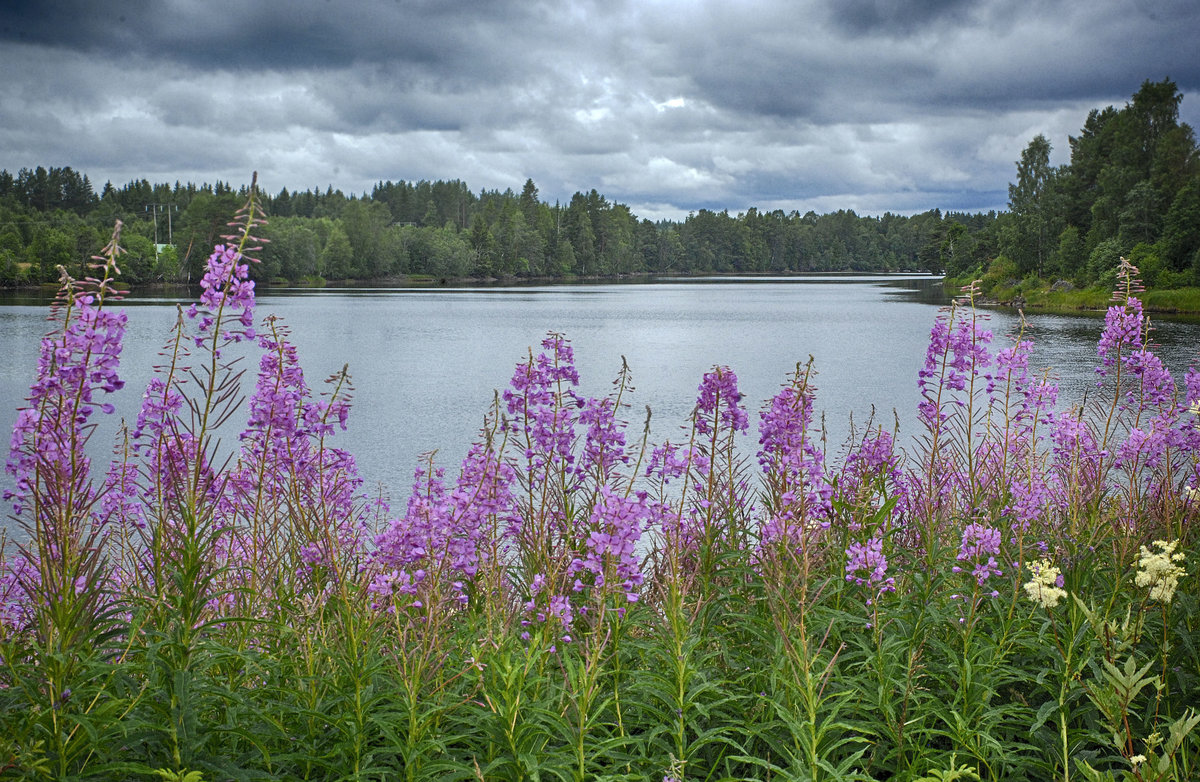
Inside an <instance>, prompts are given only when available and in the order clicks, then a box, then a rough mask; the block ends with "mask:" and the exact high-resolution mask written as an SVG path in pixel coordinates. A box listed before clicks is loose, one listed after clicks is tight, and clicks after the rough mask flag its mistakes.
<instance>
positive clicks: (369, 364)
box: [0, 277, 1200, 495]
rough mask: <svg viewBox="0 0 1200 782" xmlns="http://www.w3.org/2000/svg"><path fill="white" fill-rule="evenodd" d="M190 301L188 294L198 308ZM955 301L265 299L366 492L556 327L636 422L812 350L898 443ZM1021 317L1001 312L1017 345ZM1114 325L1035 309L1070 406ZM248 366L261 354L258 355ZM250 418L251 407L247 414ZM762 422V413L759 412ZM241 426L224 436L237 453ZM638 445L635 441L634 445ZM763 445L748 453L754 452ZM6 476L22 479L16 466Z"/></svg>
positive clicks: (130, 391)
mask: <svg viewBox="0 0 1200 782" xmlns="http://www.w3.org/2000/svg"><path fill="white" fill-rule="evenodd" d="M176 303H177V300H176V299H171V298H152V297H147V296H138V297H132V298H130V299H129V300H127V301H126V302H124V303H122V305H121V306H124V307H126V308H127V310H128V312H129V333H128V336H127V339H126V346H125V350H124V353H123V355H122V361H121V364H122V375H123V376H124V377H125V378H126V380H127V386H126V388H125V389H124V390H123V391H122V392H121V393H120V394H118V399H116V400H115V402H116V404H117V407H118V413H117V415H115V416H108V417H104V418H106V419H109V420H106V421H105V422H104V426H102V427H101V428H100V429H99V430H98V432H97V434H96V436H95V440H96V442H97V443H102V444H104V446H103V447H100V446H97V454H98V455H97V458H98V459H102V458H104V453H105V450H104V449H105V448H106V447H107V446H108V444H110V443H111V442H112V441H113V438H114V437H115V433H116V430H117V420H118V419H119V418H120V417H121V416H124V417H126V418H127V419H129V420H131V421H132V419H133V418H134V417H136V415H137V408H138V405H139V403H140V397H141V392H142V390H143V389H144V388H145V386H146V382H147V381H148V380H149V378H150V372H151V366H152V365H153V364H154V363H155V357H156V352H157V350H158V349H159V348H160V346H161V344H162V343H163V341H164V340H165V339H166V335H167V332H168V329H169V327H170V325H171V323H172V322H173V319H174V317H175V305H176ZM185 303H186V302H185ZM944 303H945V301H944V299H943V297H942V294H941V286H940V283H939V282H938V281H937V280H935V279H933V278H930V277H903V278H900V277H806V278H794V277H793V278H778V279H775V278H771V279H763V278H755V279H730V278H722V279H720V280H687V281H669V282H657V283H651V284H603V285H548V286H537V287H488V288H482V287H480V288H452V289H436V290H431V289H339V290H330V289H325V290H319V291H314V290H279V289H272V290H270V291H263V292H260V296H259V304H258V316H259V317H260V318H261V317H264V316H266V315H268V314H275V315H278V316H280V317H281V318H283V320H284V322H285V323H286V324H288V325H289V326H290V327H291V329H292V336H293V340H294V342H295V343H296V345H297V346H298V349H299V352H300V358H301V362H302V364H303V367H304V370H305V374H306V377H307V378H308V381H309V383H310V385H313V386H314V387H318V386H320V381H321V380H322V379H324V378H325V377H326V376H328V375H329V374H331V373H333V372H335V371H337V370H338V369H340V368H341V366H342V365H343V364H345V363H349V366H350V372H351V374H352V376H353V381H354V385H355V388H356V393H355V398H354V410H353V412H352V414H351V419H350V430H349V431H348V432H345V433H341V434H339V435H338V436H337V437H336V438H335V440H334V442H335V443H339V442H340V446H341V447H344V448H347V449H349V450H350V451H351V452H352V453H354V454H355V455H356V456H357V458H358V460H359V464H360V466H361V468H362V472H363V474H364V477H365V478H366V480H367V483H368V485H370V486H378V485H382V486H383V487H385V488H386V489H388V490H390V491H391V492H392V493H393V494H394V495H397V494H399V495H403V494H405V493H406V491H407V488H408V485H409V484H410V483H411V475H412V470H413V467H414V466H415V464H416V463H417V460H418V458H419V456H420V455H421V454H422V453H424V452H427V451H431V450H435V449H437V450H438V451H439V454H438V460H439V462H440V463H442V464H443V465H446V466H448V467H453V466H454V465H456V463H457V462H458V461H459V460H461V458H462V456H463V455H464V453H465V452H466V449H467V447H468V445H469V444H470V442H471V440H472V438H473V437H474V436H475V434H476V432H477V431H478V429H479V427H480V425H481V423H482V420H483V414H484V412H485V410H486V409H487V407H488V405H489V404H490V402H491V400H492V398H493V393H494V391H495V390H497V389H500V390H502V389H503V388H504V386H505V385H506V384H507V383H508V380H509V378H510V377H511V376H512V372H513V367H514V365H515V364H516V363H517V362H518V361H520V360H521V359H522V358H523V357H524V356H526V355H527V352H528V350H529V348H530V347H531V346H532V347H533V348H534V350H535V352H536V351H537V349H538V343H539V342H540V341H541V339H542V338H543V337H544V336H545V335H546V333H547V332H548V331H557V332H561V333H563V334H565V335H566V336H567V337H568V338H569V339H570V340H571V342H572V344H573V345H574V348H575V354H576V364H577V367H578V369H579V372H580V376H581V381H582V382H581V393H583V394H586V395H600V394H605V393H607V392H608V391H609V389H610V388H611V382H612V380H613V378H614V377H615V376H616V373H617V371H618V370H619V368H620V366H621V360H622V356H624V357H625V359H626V360H627V361H628V363H629V366H630V367H631V369H632V372H633V379H634V385H635V388H636V391H635V392H634V393H633V394H632V395H631V396H630V397H629V400H630V401H631V402H632V403H633V407H632V408H631V409H630V410H629V418H630V419H631V429H632V430H633V431H634V432H639V433H640V431H641V427H642V422H643V420H644V417H645V412H644V409H645V406H646V405H649V406H650V408H651V409H652V410H653V418H652V423H651V426H652V437H653V439H654V440H656V441H660V440H662V439H666V438H668V437H676V436H677V435H678V432H679V427H680V426H681V425H682V424H683V423H684V422H685V421H686V420H687V418H688V415H689V413H690V411H691V408H692V405H693V404H694V402H695V396H696V387H697V385H698V383H699V381H700V377H701V376H702V374H703V373H704V372H706V371H708V370H710V369H711V368H712V367H713V366H714V365H715V364H724V365H728V366H729V367H731V368H732V369H733V370H734V371H735V372H736V373H737V375H738V378H739V380H740V385H741V389H742V391H743V393H744V394H745V396H746V402H747V404H748V406H749V407H750V408H751V410H752V411H756V410H757V409H758V408H759V407H760V405H761V403H762V401H764V400H766V399H768V398H770V397H771V396H772V395H773V394H774V393H775V391H776V390H777V389H778V387H779V386H780V385H781V384H782V383H783V382H784V381H785V380H786V378H787V376H788V374H789V373H790V372H792V371H793V370H794V369H795V367H796V364H797V363H798V362H805V361H807V360H808V357H809V356H810V355H811V356H813V358H814V359H815V362H816V363H815V366H816V369H817V372H818V374H817V377H816V385H817V387H818V397H817V399H818V408H819V409H820V410H823V411H824V414H825V422H826V427H827V431H828V433H829V438H830V442H831V450H832V449H833V448H834V447H835V446H834V445H833V444H835V443H839V442H840V441H842V440H843V439H844V438H845V437H846V435H847V434H848V432H849V422H850V418H851V415H853V416H854V421H855V423H856V424H861V423H862V422H863V421H865V420H866V418H867V417H868V416H869V415H870V413H871V411H872V408H873V407H874V409H875V410H876V413H877V415H878V416H879V418H880V419H881V420H882V421H883V422H884V423H885V424H886V425H888V426H891V424H892V422H893V410H894V411H895V415H896V416H898V418H899V421H900V426H901V435H902V437H903V436H904V435H905V434H908V435H911V434H913V433H914V429H915V426H914V421H915V419H914V414H913V411H914V409H915V406H916V403H917V401H918V398H919V397H918V394H917V385H916V379H917V370H918V369H919V368H920V365H921V363H922V361H923V359H924V355H925V347H926V344H927V340H928V336H929V329H930V326H931V325H932V324H933V322H934V318H935V317H936V315H937V311H938V307H939V306H941V305H943V304H944ZM46 312H47V310H46V307H45V305H44V303H43V302H38V301H33V300H31V299H30V298H29V297H28V296H20V295H9V296H7V297H5V298H0V428H2V429H3V431H4V432H6V433H7V432H11V431H12V424H13V422H14V420H15V416H16V414H15V408H16V407H17V406H18V405H19V404H21V401H22V399H23V398H24V396H25V395H26V394H27V392H28V387H29V383H30V381H31V380H32V377H33V370H34V367H35V363H36V358H37V346H38V341H39V338H40V337H41V335H42V333H43V332H44V331H45V330H46V327H47V324H46V322H45V320H44V318H45V316H46ZM1018 325H1019V323H1018V320H1017V318H1016V315H1015V313H1012V312H1009V311H1007V310H1004V311H1000V310H997V311H995V312H992V313H991V328H992V329H993V331H994V332H995V334H996V339H997V342H1001V343H1002V342H1003V340H1004V339H1005V335H1008V334H1011V333H1013V332H1014V330H1015V329H1016V328H1017V327H1018ZM1102 326H1103V320H1102V319H1100V318H1098V317H1092V316H1052V315H1034V316H1030V317H1029V320H1028V325H1027V326H1026V338H1030V339H1033V340H1034V341H1035V343H1036V345H1037V348H1036V350H1035V364H1037V365H1038V366H1039V367H1040V368H1047V369H1048V370H1049V371H1051V372H1052V373H1053V374H1055V375H1056V376H1058V377H1059V379H1060V385H1061V386H1062V387H1063V392H1062V394H1061V396H1062V398H1063V399H1064V400H1066V401H1070V400H1075V399H1078V398H1079V397H1080V396H1081V395H1082V393H1083V392H1084V390H1085V389H1086V388H1087V387H1088V386H1089V385H1091V384H1092V383H1093V368H1094V366H1095V355H1096V354H1095V343H1096V339H1097V338H1098V337H1099V334H1100V329H1101V328H1102ZM1156 337H1157V339H1158V341H1159V342H1160V343H1161V345H1162V348H1161V354H1162V355H1163V356H1164V358H1165V360H1166V361H1167V362H1168V365H1169V366H1170V367H1171V369H1172V370H1173V371H1175V372H1176V373H1177V375H1179V376H1181V374H1182V372H1183V370H1184V369H1185V368H1186V367H1187V365H1188V364H1189V363H1190V362H1191V361H1192V360H1193V359H1194V358H1195V356H1196V352H1197V348H1198V347H1200V325H1198V324H1197V323H1196V322H1194V321H1193V322H1186V321H1164V322H1161V323H1160V324H1159V326H1158V329H1157V331H1156ZM245 366H246V367H248V373H247V374H252V373H253V371H254V369H255V368H256V367H257V357H256V356H255V357H251V360H250V361H248V362H247V363H246V364H245ZM242 420H244V418H243V419H242ZM756 422H757V416H756V415H753V414H752V423H756ZM235 435H236V432H230V433H228V435H227V436H226V437H225V443H226V447H230V446H231V443H232V442H233V440H234V437H235ZM631 439H632V438H631ZM748 447H752V446H748ZM3 485H6V486H10V485H11V481H10V479H8V478H7V477H5V478H4V480H3Z"/></svg>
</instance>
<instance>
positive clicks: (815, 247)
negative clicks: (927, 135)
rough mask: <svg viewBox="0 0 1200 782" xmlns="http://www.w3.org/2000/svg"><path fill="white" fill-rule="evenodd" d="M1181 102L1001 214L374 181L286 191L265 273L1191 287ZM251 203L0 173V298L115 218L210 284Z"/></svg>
mask: <svg viewBox="0 0 1200 782" xmlns="http://www.w3.org/2000/svg"><path fill="white" fill-rule="evenodd" d="M1181 97H1182V96H1181V95H1180V93H1179V91H1178V90H1177V88H1176V86H1175V84H1174V83H1173V82H1171V81H1169V80H1166V81H1162V82H1157V83H1151V82H1149V81H1147V82H1146V83H1145V84H1143V85H1142V87H1141V89H1140V90H1139V91H1138V92H1137V94H1135V95H1134V96H1133V99H1132V101H1131V102H1130V103H1129V104H1128V105H1126V106H1125V108H1123V109H1119V110H1118V109H1115V108H1113V107H1109V108H1106V109H1104V110H1103V111H1101V110H1094V111H1092V112H1091V114H1090V115H1089V116H1088V118H1087V122H1086V124H1085V125H1084V128H1083V130H1082V131H1081V133H1080V135H1079V136H1078V137H1072V138H1071V139H1070V144H1071V160H1070V163H1069V164H1067V165H1063V166H1061V167H1058V168H1053V167H1051V166H1050V163H1049V160H1050V152H1051V147H1050V143H1049V141H1047V140H1046V138H1045V137H1044V136H1040V135H1039V136H1037V137H1036V138H1034V139H1033V141H1032V142H1030V144H1029V146H1028V148H1027V149H1026V150H1025V151H1024V153H1023V154H1022V155H1021V159H1020V160H1019V161H1017V181H1016V183H1015V184H1012V185H1011V186H1010V187H1009V207H1010V209H1009V211H1008V212H1004V213H1001V214H1000V215H997V214H996V213H994V212H993V213H988V214H963V213H953V212H951V213H943V212H941V211H940V210H937V209H934V210H931V211H928V212H924V213H921V214H917V215H913V216H902V215H894V214H884V215H883V216H881V217H870V216H859V215H857V214H855V213H854V212H852V211H846V210H841V211H837V212H833V213H830V214H825V215H817V214H815V213H813V212H808V213H807V214H800V213H799V212H795V211H793V212H788V213H785V212H783V211H781V210H776V211H773V212H760V211H759V210H757V209H753V208H751V209H748V210H747V211H745V212H742V213H739V214H737V215H731V214H729V213H728V212H714V211H709V210H705V209H702V210H700V211H699V212H696V213H693V214H690V215H688V217H687V218H686V219H685V220H683V221H682V222H670V221H660V222H651V221H650V220H646V219H640V218H638V216H637V215H635V214H633V212H632V211H631V210H630V209H629V207H628V206H626V205H624V204H620V203H616V202H613V201H610V200H608V199H607V198H606V197H605V196H603V195H601V194H600V193H598V192H597V191H596V190H592V191H590V192H588V193H576V194H575V195H574V196H572V198H571V200H570V201H569V202H568V203H565V204H564V203H561V202H555V203H554V204H550V203H547V202H545V201H543V200H541V198H540V197H539V193H538V189H537V186H536V185H535V184H534V183H533V181H532V180H527V181H526V182H525V184H524V187H523V188H522V189H521V191H520V192H519V193H517V192H514V191H513V190H511V189H509V190H505V191H503V192H501V191H497V190H492V191H488V190H484V191H480V192H478V193H475V192H472V191H471V189H470V188H469V187H468V186H467V184H466V183H465V182H462V181H460V180H452V181H437V182H428V181H420V182H405V181H400V182H390V181H389V182H379V183H378V184H376V186H375V187H374V188H373V190H372V191H371V192H370V193H363V194H361V195H354V194H351V195H346V194H344V193H343V192H341V191H340V190H335V189H333V188H332V187H327V188H326V189H325V190H321V189H319V188H313V189H310V190H303V191H296V192H290V191H288V190H287V189H286V188H285V189H283V190H280V191H279V192H278V193H277V194H276V195H274V196H268V197H267V198H266V199H265V202H266V209H267V213H268V215H269V216H270V224H269V226H268V227H267V229H266V231H265V233H266V236H267V237H268V238H269V239H270V244H268V245H267V246H266V248H265V249H264V250H263V252H262V263H261V265H259V266H258V267H256V268H255V269H254V272H253V273H254V275H255V276H256V277H257V278H258V279H260V280H274V279H286V280H291V281H299V280H305V279H312V280H317V279H322V278H323V279H328V280H345V279H386V278H394V277H399V276H402V275H427V276H430V277H434V278H437V279H452V278H465V277H474V278H512V277H538V278H547V277H548V278H558V277H570V276H579V277H592V276H612V275H625V274H637V273H695V272H743V273H756V272H777V273H778V272H824V271H871V272H874V271H900V270H924V271H935V272H937V271H945V272H947V273H948V274H950V275H951V276H964V275H972V276H979V275H983V276H984V277H985V279H990V280H992V281H1010V280H1019V279H1023V278H1031V277H1041V278H1046V279H1058V278H1067V279H1070V280H1072V281H1073V282H1074V283H1076V284H1078V285H1086V284H1091V283H1094V282H1100V283H1102V284H1110V283H1111V279H1110V278H1111V277H1112V275H1114V274H1115V270H1116V268H1117V262H1118V259H1119V258H1120V257H1121V256H1126V257H1129V258H1131V259H1132V260H1133V262H1134V263H1135V264H1137V265H1138V266H1140V267H1141V269H1142V272H1143V275H1144V277H1145V279H1146V281H1147V282H1148V283H1149V284H1151V285H1155V286H1158V287H1172V286H1178V285H1185V284H1197V283H1200V156H1198V155H1197V151H1196V139H1195V134H1194V133H1193V131H1192V129H1191V128H1190V127H1188V126H1187V125H1186V124H1182V123H1180V122H1179V119H1178V118H1179V103H1180V100H1181ZM244 195H245V193H244V188H243V189H240V190H235V188H234V187H233V186H231V185H230V184H228V183H224V182H216V183H215V184H211V185H210V184H202V185H195V184H191V183H189V184H186V185H185V184H181V183H179V182H176V183H175V184H174V185H169V184H163V183H160V184H154V185H152V184H151V183H150V182H148V181H147V180H145V179H143V180H141V181H136V182H130V183H128V184H126V185H124V186H120V187H117V186H114V185H113V184H112V183H107V184H105V185H104V187H103V188H102V189H101V191H100V192H99V193H96V192H95V190H94V188H93V186H92V183H91V182H90V180H89V179H88V177H87V176H86V175H85V174H81V173H80V172H77V171H74V170H72V169H71V168H69V167H67V168H53V167H52V168H49V169H46V168H43V167H40V166H39V167H38V168H37V169H35V170H29V169H22V170H20V171H19V172H18V173H17V174H16V175H13V174H11V173H9V172H8V171H0V284H14V283H38V282H50V281H53V280H56V279H57V272H56V267H57V266H59V265H62V266H64V267H66V268H67V269H68V270H71V271H72V272H75V273H78V272H79V271H80V270H81V267H82V264H83V263H84V262H85V261H86V260H87V259H88V258H89V257H90V256H91V255H93V254H95V253H96V252H97V251H98V250H99V249H100V247H101V246H103V244H104V242H105V240H106V238H107V236H108V235H109V232H110V231H111V228H112V223H113V220H114V219H117V218H120V219H121V220H123V221H124V222H125V230H124V232H123V234H122V236H123V242H124V245H125V249H126V250H128V255H126V256H125V257H124V263H123V268H122V271H123V274H124V278H125V279H126V280H128V281H130V282H134V283H145V282H155V281H163V282H186V281H189V280H197V279H199V275H200V271H201V268H202V264H203V260H204V259H203V258H202V257H201V255H202V253H200V252H199V251H198V250H197V249H196V248H203V247H210V246H211V245H212V243H213V241H214V240H216V239H217V238H218V237H219V236H220V234H221V233H222V232H223V230H224V224H225V220H226V216H227V215H229V214H231V213H232V212H233V210H234V209H236V208H237V205H238V204H239V203H240V202H241V200H243V199H244Z"/></svg>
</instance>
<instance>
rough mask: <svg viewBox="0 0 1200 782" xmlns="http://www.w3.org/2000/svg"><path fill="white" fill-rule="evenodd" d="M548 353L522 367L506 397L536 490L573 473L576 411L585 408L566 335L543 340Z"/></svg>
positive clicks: (554, 335)
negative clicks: (549, 477)
mask: <svg viewBox="0 0 1200 782" xmlns="http://www.w3.org/2000/svg"><path fill="white" fill-rule="evenodd" d="M542 347H543V348H544V349H545V351H547V352H543V353H539V354H538V356H537V358H532V357H531V358H530V359H529V360H528V361H526V362H523V363H521V364H518V365H517V368H516V371H515V372H514V373H513V377H512V380H511V381H510V383H509V388H508V389H506V390H505V391H504V394H503V395H502V398H503V401H504V404H505V408H506V410H507V411H508V414H509V415H510V416H512V424H511V426H512V431H513V433H514V434H515V435H516V440H517V442H519V443H521V444H522V445H523V446H524V454H523V456H524V461H525V469H524V470H523V472H524V473H525V474H526V475H527V476H528V480H529V483H530V485H534V486H536V485H541V484H544V483H545V482H546V481H545V476H547V475H548V474H549V473H550V472H557V471H559V470H562V471H563V472H569V471H570V470H571V469H572V467H573V466H574V463H575V455H574V453H573V452H572V446H573V444H574V442H575V410H577V409H578V408H579V407H581V406H582V405H583V400H582V399H580V398H579V397H578V396H577V395H576V394H575V391H574V386H577V385H578V384H579V373H578V372H576V371H575V365H574V360H575V354H574V351H573V350H572V349H571V345H570V343H569V342H568V341H567V340H566V338H564V337H563V336H562V335H561V334H553V333H552V334H550V335H549V336H547V337H546V339H544V340H543V341H542Z"/></svg>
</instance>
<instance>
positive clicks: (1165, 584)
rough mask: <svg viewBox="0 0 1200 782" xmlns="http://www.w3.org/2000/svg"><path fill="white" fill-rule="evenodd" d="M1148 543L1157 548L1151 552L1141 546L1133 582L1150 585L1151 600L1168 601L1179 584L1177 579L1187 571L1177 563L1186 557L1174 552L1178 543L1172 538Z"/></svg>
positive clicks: (1144, 585) (1143, 585)
mask: <svg viewBox="0 0 1200 782" xmlns="http://www.w3.org/2000/svg"><path fill="white" fill-rule="evenodd" d="M1150 545H1151V546H1153V547H1155V548H1157V549H1158V551H1156V552H1151V551H1150V550H1149V549H1148V548H1146V547H1145V546H1142V547H1141V556H1140V557H1139V558H1138V572H1137V577H1136V578H1135V579H1134V583H1135V584H1137V585H1138V586H1140V587H1150V599H1151V600H1157V601H1158V602H1160V603H1170V602H1171V598H1173V597H1174V596H1175V589H1176V587H1178V586H1179V579H1181V578H1183V576H1185V575H1187V571H1186V570H1184V569H1183V567H1182V566H1180V565H1179V564H1178V563H1180V562H1183V561H1184V559H1186V557H1185V556H1184V555H1183V553H1182V552H1181V553H1179V554H1176V553H1175V548H1176V547H1177V546H1178V545H1179V541H1178V540H1172V541H1171V542H1169V543H1168V542H1167V541H1165V540H1156V541H1154V542H1153V543H1151V544H1150Z"/></svg>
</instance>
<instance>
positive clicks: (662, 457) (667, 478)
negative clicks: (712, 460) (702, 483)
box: [646, 441, 709, 484]
mask: <svg viewBox="0 0 1200 782" xmlns="http://www.w3.org/2000/svg"><path fill="white" fill-rule="evenodd" d="M708 463H709V462H708V457H706V456H705V455H704V454H702V453H700V452H699V451H695V450H691V449H688V448H687V447H685V446H680V445H676V444H674V443H672V442H670V441H667V442H664V443H663V444H662V445H659V446H657V447H655V449H654V450H653V451H652V452H651V453H650V458H649V459H648V460H647V462H646V475H647V476H648V477H650V478H656V479H658V480H660V481H662V483H664V484H667V483H670V482H671V481H672V480H674V479H676V478H682V477H683V476H684V475H686V474H687V471H688V467H689V466H690V465H696V466H697V469H699V470H701V471H704V472H706V471H707V470H708Z"/></svg>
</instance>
